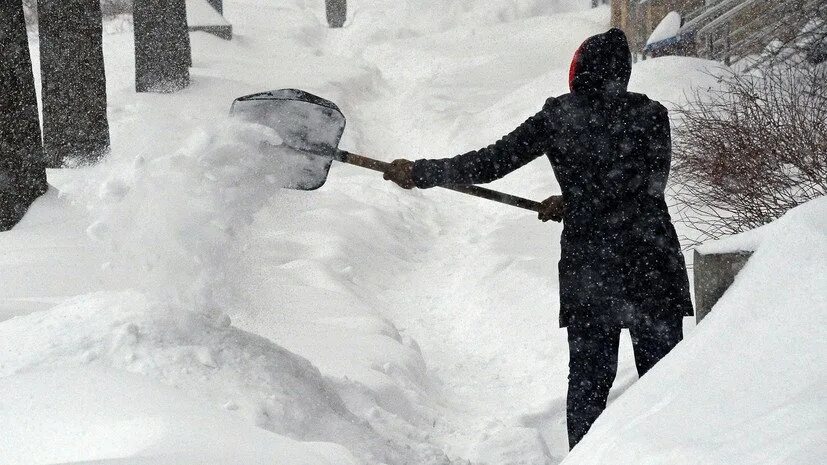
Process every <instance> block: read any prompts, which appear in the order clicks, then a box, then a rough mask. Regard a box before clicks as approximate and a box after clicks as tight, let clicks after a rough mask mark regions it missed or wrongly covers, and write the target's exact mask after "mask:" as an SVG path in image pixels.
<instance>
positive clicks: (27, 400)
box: [0, 366, 358, 465]
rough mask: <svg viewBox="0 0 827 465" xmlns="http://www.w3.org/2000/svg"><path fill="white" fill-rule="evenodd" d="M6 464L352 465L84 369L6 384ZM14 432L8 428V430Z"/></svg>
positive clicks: (325, 447)
mask: <svg viewBox="0 0 827 465" xmlns="http://www.w3.org/2000/svg"><path fill="white" fill-rule="evenodd" d="M0 420H2V421H3V424H4V425H7V427H6V428H4V431H3V437H2V439H0V457H2V458H3V463H4V464H5V465H30V464H33V463H84V464H92V463H100V464H106V463H108V464H116V463H117V464H121V465H125V464H130V465H150V464H151V465H183V464H186V465H196V464H198V465H236V464H239V463H268V464H270V463H272V464H279V465H351V464H356V463H358V462H357V461H356V459H355V458H354V457H353V456H352V455H351V454H350V453H349V452H348V451H347V449H345V448H343V447H342V446H338V445H334V444H329V443H299V442H296V441H293V440H291V439H288V438H286V437H284V436H279V435H277V434H273V433H270V432H268V431H265V430H263V429H261V428H257V427H255V426H252V425H250V424H248V423H247V422H246V421H243V420H240V419H238V418H236V416H234V415H233V414H232V412H226V411H221V410H218V409H215V408H210V407H206V406H204V405H203V404H201V403H199V402H198V401H196V400H193V399H192V398H191V397H189V396H187V395H185V394H184V393H182V392H181V391H179V390H177V389H175V388H172V387H166V386H159V385H158V384H157V383H155V382H154V381H152V380H150V379H148V378H146V377H144V376H140V375H135V374H131V373H127V372H124V371H120V370H111V369H106V368H103V367H93V366H83V367H71V368H55V369H50V370H49V371H35V372H31V373H26V374H22V375H19V376H16V377H13V378H4V379H3V398H2V400H0ZM10 425H11V426H10Z"/></svg>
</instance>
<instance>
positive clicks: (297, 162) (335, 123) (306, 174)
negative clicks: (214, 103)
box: [230, 89, 345, 190]
mask: <svg viewBox="0 0 827 465" xmlns="http://www.w3.org/2000/svg"><path fill="white" fill-rule="evenodd" d="M230 114H231V115H233V116H235V117H239V118H242V119H243V120H245V121H249V122H252V123H257V124H261V125H264V126H268V127H270V128H273V129H274V130H275V131H276V133H277V134H278V135H279V137H281V139H282V140H283V141H284V142H283V145H281V146H271V145H266V144H265V145H264V146H263V147H262V150H268V151H274V152H275V151H277V152H278V153H277V154H275V153H274V155H277V156H278V157H279V158H280V160H281V161H282V163H283V165H282V168H283V169H284V172H285V174H286V176H285V178H286V179H287V183H286V185H285V186H284V187H287V188H290V189H299V190H314V189H318V188H319V187H321V186H322V185H323V184H324V183H325V181H326V180H327V173H328V172H329V171H330V164H331V163H332V162H333V154H334V153H335V152H336V150H337V147H338V146H339V140H340V139H341V138H342V133H343V132H344V130H345V117H344V115H343V114H342V112H341V111H340V110H339V107H337V106H336V105H335V104H334V103H333V102H330V101H328V100H325V99H323V98H321V97H317V96H315V95H313V94H309V93H307V92H304V91H301V90H298V89H279V90H272V91H269V92H260V93H257V94H252V95H245V96H244V97H239V98H237V99H235V101H234V102H233V105H232V107H231V108H230ZM325 155H328V156H325Z"/></svg>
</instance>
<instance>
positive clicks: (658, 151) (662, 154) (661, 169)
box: [646, 105, 672, 196]
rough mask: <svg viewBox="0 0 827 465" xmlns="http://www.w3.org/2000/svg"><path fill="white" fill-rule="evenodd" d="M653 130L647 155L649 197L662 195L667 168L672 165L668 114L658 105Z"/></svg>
mask: <svg viewBox="0 0 827 465" xmlns="http://www.w3.org/2000/svg"><path fill="white" fill-rule="evenodd" d="M654 120H655V121H654V123H655V126H654V130H653V131H652V137H651V138H650V140H649V150H648V153H647V160H646V162H647V171H648V172H647V173H646V174H647V176H646V177H647V183H648V185H647V192H648V193H649V195H656V196H659V195H662V194H663V193H664V191H665V190H666V181H667V180H668V179H669V166H670V165H671V163H672V136H671V130H670V126H669V112H668V111H667V110H666V108H665V107H664V106H663V105H658V109H657V112H656V114H655V116H654Z"/></svg>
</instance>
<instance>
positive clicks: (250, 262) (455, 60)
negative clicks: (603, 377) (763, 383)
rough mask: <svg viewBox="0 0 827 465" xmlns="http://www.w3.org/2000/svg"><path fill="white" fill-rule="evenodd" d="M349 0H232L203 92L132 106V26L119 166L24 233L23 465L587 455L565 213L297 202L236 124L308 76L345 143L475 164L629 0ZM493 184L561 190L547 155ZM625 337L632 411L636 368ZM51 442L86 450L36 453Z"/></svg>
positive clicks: (10, 281) (645, 73)
mask: <svg viewBox="0 0 827 465" xmlns="http://www.w3.org/2000/svg"><path fill="white" fill-rule="evenodd" d="M348 3H349V7H350V10H351V13H350V15H349V20H348V23H347V24H346V27H345V28H343V29H342V30H329V29H326V28H325V26H324V25H325V20H324V15H323V13H324V10H323V2H321V1H320V0H319V1H317V0H313V1H309V0H291V1H288V2H279V3H277V4H274V3H272V2H263V1H260V0H248V1H233V2H230V1H227V2H225V13H226V16H227V18H228V19H229V20H230V22H231V23H232V24H233V26H234V32H235V33H236V37H234V39H233V41H231V42H225V41H222V40H220V39H218V38H215V37H213V36H210V35H207V34H205V33H195V34H193V35H192V37H193V59H194V67H193V69H192V73H193V84H192V86H191V87H190V88H188V89H186V90H185V91H183V92H180V93H177V94H173V95H136V94H135V93H134V91H133V90H132V66H133V64H132V55H131V46H132V44H131V34H130V27H129V23H128V22H124V21H119V22H115V23H112V24H110V25H108V29H109V30H110V31H111V33H110V34H108V35H107V36H106V39H105V53H106V59H107V73H108V91H109V101H110V125H111V127H112V140H113V152H112V155H111V156H110V157H109V158H108V159H107V160H106V161H105V162H104V163H103V164H101V165H99V166H97V167H94V168H85V169H80V170H56V171H51V172H50V173H49V176H50V181H51V183H52V184H53V185H54V186H55V187H56V189H54V190H52V191H51V192H50V193H49V194H48V195H47V196H45V197H43V198H42V199H40V200H38V202H37V203H36V204H35V206H33V208H32V210H31V212H30V213H29V214H28V215H27V217H26V218H25V219H24V221H23V222H22V223H21V224H20V225H19V226H18V227H16V228H15V229H14V230H12V231H10V232H7V233H3V234H2V235H0V250H2V255H0V256H2V266H0V282H2V283H3V288H2V289H0V320H8V321H4V322H2V323H0V334H2V337H0V377H2V378H3V383H4V386H10V387H9V395H8V396H4V397H3V398H2V399H0V421H2V423H3V424H4V425H11V426H10V427H9V428H10V433H9V434H7V435H4V436H3V438H0V458H3V459H4V460H0V461H4V462H10V463H32V462H33V461H34V462H38V461H40V462H46V461H48V460H100V459H107V458H110V459H123V461H117V462H116V463H149V462H150V461H152V460H155V459H156V458H157V459H158V460H166V461H167V462H168V463H180V461H183V460H186V461H188V463H189V462H192V463H201V462H203V463H212V461H211V459H212V458H213V457H216V460H218V459H224V458H225V456H224V455H222V454H223V453H224V452H223V451H226V450H227V449H232V450H239V451H240V452H239V454H241V455H240V456H239V458H241V457H245V458H246V457H249V458H248V459H247V460H245V462H246V463H254V462H263V461H264V460H270V461H272V460H281V461H283V462H284V463H302V462H301V461H302V460H304V461H305V462H306V463H348V462H349V461H356V462H357V463H382V462H384V463H388V464H397V463H417V464H420V463H425V464H427V463H434V464H437V463H446V462H447V461H448V460H453V461H454V462H458V463H463V462H464V461H465V460H470V461H471V462H472V463H479V464H485V463H492V464H493V463H496V464H545V463H558V462H560V461H561V460H562V458H563V456H564V455H565V454H566V452H567V450H568V448H567V444H566V439H565V438H566V434H565V421H564V417H565V415H564V409H565V383H566V373H567V367H566V364H567V357H568V354H567V348H566V337H565V336H566V334H565V330H561V329H559V328H557V314H556V309H557V304H556V302H557V296H556V293H557V290H556V281H557V275H556V264H555V262H556V258H557V256H558V254H559V247H558V245H557V243H558V240H559V239H558V237H559V232H560V226H559V225H556V224H543V223H540V222H538V221H537V220H536V218H535V217H534V216H533V215H531V214H527V213H525V212H522V211H519V210H516V209H508V208H507V207H502V206H497V205H493V204H488V203H486V202H484V201H481V200H478V199H473V198H465V197H463V196H460V195H458V194H455V193H450V192H438V191H425V192H420V191H414V192H406V191H402V190H400V189H398V188H396V187H395V186H393V185H391V184H389V183H385V182H383V181H382V180H381V178H380V177H379V176H377V175H376V174H375V173H370V172H364V171H361V170H359V169H356V168H352V167H347V166H342V165H339V164H334V167H333V169H332V170H331V174H330V177H329V180H328V182H327V184H326V185H325V186H324V187H322V188H321V189H319V190H318V191H313V192H300V191H291V190H284V189H279V188H278V186H279V184H280V183H281V182H282V181H283V176H284V175H285V174H284V173H285V172H284V170H283V169H282V168H283V167H281V166H279V164H278V162H277V160H275V159H272V158H267V157H265V156H262V155H261V154H260V153H258V152H257V150H256V147H257V141H259V140H260V139H268V140H270V141H271V142H272V143H273V144H276V143H277V142H278V141H277V140H276V138H275V136H274V135H272V134H271V133H269V132H268V131H266V130H265V129H263V128H261V127H256V126H251V125H245V124H242V123H238V122H233V121H231V120H228V119H227V116H226V115H227V112H228V110H229V105H230V103H231V102H232V100H233V99H234V98H235V97H237V96H240V95H245V94H249V93H253V92H258V91H263V90H269V89H273V88H287V87H298V88H302V89H305V90H308V91H311V92H313V93H316V94H319V95H321V96H323V97H325V98H328V99H330V100H332V101H334V102H335V103H337V104H338V105H339V106H340V107H341V108H342V110H343V112H344V114H345V115H346V116H347V117H348V126H347V129H346V131H345V135H344V139H343V141H342V143H341V146H342V147H343V148H346V149H348V150H352V151H354V152H364V153H365V154H367V155H372V156H376V157H378V158H382V159H386V160H390V159H393V158H395V157H397V156H407V157H411V158H416V157H436V156H447V155H451V154H454V153H459V152H461V151H464V150H467V149H471V148H476V147H477V146H480V145H485V144H488V143H490V142H492V141H493V140H495V139H496V138H498V137H499V136H501V135H502V134H504V133H505V132H507V131H509V130H510V129H512V128H513V127H514V126H516V125H517V124H519V123H520V122H521V121H522V120H523V119H524V118H526V117H527V116H529V115H531V114H533V113H534V112H535V111H536V110H537V109H539V107H540V106H541V105H542V102H543V101H544V100H545V98H546V97H547V96H549V95H556V94H559V93H562V92H565V91H566V88H565V86H566V84H565V80H566V74H567V70H568V62H569V59H570V57H571V54H572V53H573V52H574V50H575V49H576V47H577V46H578V45H579V43H580V42H581V41H582V40H583V39H584V38H585V37H587V36H588V35H590V34H593V33H597V32H601V31H602V30H605V28H606V27H607V24H608V9H607V8H606V7H601V8H598V9H594V10H590V9H587V8H586V6H587V5H588V4H589V2H585V1H574V0H570V1H564V0H561V1H556V2H555V1H551V2H549V1H544V0H520V1H513V0H496V1H493V2H492V1H484V0H474V1H462V2H460V1H451V2H445V1H442V0H439V1H438V0H417V1H408V2H397V1H391V0H380V1H373V2H361V1H352V2H348ZM33 45H36V44H33ZM32 50H33V51H35V52H36V50H37V47H36V46H33V48H32ZM34 61H35V63H37V57H36V56H35V57H34ZM714 66H715V64H714V63H711V62H706V61H703V60H697V59H686V58H673V57H667V58H662V59H656V60H647V61H645V62H641V63H638V64H636V66H635V68H634V72H633V77H632V82H631V84H630V86H631V88H632V90H636V91H642V92H646V93H648V94H649V95H650V96H651V97H653V98H656V99H660V100H663V101H665V103H667V105H668V106H669V105H671V103H670V102H676V101H680V100H681V99H682V98H683V92H684V91H685V90H688V89H689V88H690V86H691V85H698V86H702V87H703V86H712V85H715V84H716V83H715V79H714V77H713V76H710V75H708V74H706V71H707V70H709V69H710V68H711V67H714ZM280 177H281V178H280ZM492 187H494V188H497V189H502V190H505V191H508V192H514V193H518V194H521V195H526V196H528V197H531V198H535V199H538V200H539V199H543V198H545V197H547V196H548V195H550V194H552V193H555V192H558V190H557V187H556V184H555V183H554V180H553V176H552V174H551V169H550V167H548V166H547V164H546V163H545V162H543V161H537V162H534V163H532V164H531V165H529V166H528V167H526V168H524V169H522V170H521V171H520V172H518V173H515V174H513V175H510V176H508V177H507V178H506V179H503V180H501V181H498V182H496V183H494V184H493V186H492ZM746 286H749V285H748V284H747V285H746ZM818 290H819V289H818V288H816V289H815V292H818ZM822 292H823V289H822ZM15 316H17V317H16V318H14V317H15ZM705 322H706V320H705ZM686 323H687V324H686V329H687V332H692V331H691V330H692V327H691V322H690V321H688V320H687V322H686ZM699 333H700V332H699ZM713 333H714V336H709V337H717V338H723V339H727V338H728V337H730V336H727V335H725V334H721V333H723V331H720V332H713ZM627 339H628V336H627V337H626V338H624V339H623V341H622V344H621V362H620V370H619V374H618V379H617V381H616V383H615V387H614V391H613V394H612V398H616V397H617V396H618V395H620V394H621V393H622V392H623V391H624V390H626V388H628V387H629V386H630V385H631V384H632V383H633V382H634V381H635V380H636V378H637V376H636V374H635V372H634V366H633V363H632V360H631V349H630V347H629V345H630V344H629V343H628V340H627ZM727 340H728V339H727ZM695 344H700V345H703V343H702V342H698V343H695ZM682 363H683V362H682ZM661 377H662V376H660V375H654V374H653V376H648V377H647V381H646V382H647V383H649V384H657V383H658V382H659V381H658V379H660V378H661ZM737 381H738V380H737V379H733V380H732V382H733V383H736V382H737ZM641 384H643V383H641ZM822 384H823V383H822ZM133 392H134V393H139V394H140V395H138V396H134V395H132V394H131V393H133ZM46 393H50V394H49V395H46ZM18 399H19V401H18ZM23 399H25V401H23ZM718 408H720V407H718ZM613 411H614V407H611V408H610V412H613ZM23 412H26V413H25V415H26V418H27V421H26V422H20V421H18V419H19V418H20V416H21V415H23ZM610 412H607V417H610V418H613V417H611V416H610V415H616V414H613V413H610ZM618 421H620V420H618ZM635 424H637V423H636V422H635ZM641 424H646V422H645V421H642V422H641ZM49 425H56V426H55V427H54V428H52V427H50V426H49ZM67 425H69V426H67ZM71 425H76V426H71ZM77 425H80V426H77ZM83 425H90V426H89V427H88V428H87V427H85V426H83ZM94 425H114V426H113V427H112V428H107V427H106V426H100V428H99V429H97V428H96V427H93V426H94ZM118 425H120V426H118ZM70 426H71V427H70ZM667 426H668V427H673V426H672V424H668V425H667ZM67 428H68V429H67ZM73 428H74V429H73ZM674 428H676V427H674ZM187 429H188V430H190V431H192V433H190V432H182V430H187ZM110 430H113V431H114V432H113V431H110ZM228 431H232V432H233V433H228ZM251 431H258V433H256V432H252V433H251ZM669 431H672V430H669ZM196 432H197V433H196ZM81 433H83V434H81ZM116 433H117V434H116ZM601 434H603V433H601ZM664 434H665V435H668V434H669V433H668V431H667V432H664ZM247 437H249V438H250V440H249V443H244V444H242V442H244V441H246V440H245V438H247ZM666 437H668V436H666ZM50 439H54V440H55V441H56V442H55V443H56V444H57V443H59V441H64V443H70V445H71V446H72V447H67V448H66V449H65V450H58V449H57V448H54V449H52V448H46V449H44V450H39V452H38V453H39V454H42V455H37V456H31V455H29V454H30V453H33V452H31V451H32V448H37V447H39V446H40V445H42V444H47V443H49V440H50ZM72 439H75V442H72ZM296 441H298V442H296ZM307 441H325V443H324V444H322V443H317V442H307ZM103 442H106V447H105V448H103V447H102V446H101V444H102V443H103ZM330 443H337V444H338V446H337V445H331V444H330ZM175 444H181V445H180V446H175ZM659 444H668V442H662V443H659ZM728 444H730V446H732V445H733V443H728ZM581 449H582V448H581ZM60 454H63V455H60ZM159 454H160V455H163V456H164V457H159ZM244 454H247V455H244ZM274 454H275V456H274ZM653 456H657V455H656V454H654V455H653ZM33 458H34V460H32V459H33ZM226 459H227V461H228V463H230V462H232V460H233V457H226ZM325 460H326V461H327V462H325ZM199 461H200V462H199ZM153 463H155V462H153ZM161 463H163V462H161ZM582 463H589V462H588V461H586V462H582ZM661 463H666V462H661Z"/></svg>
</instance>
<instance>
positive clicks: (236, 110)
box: [230, 89, 540, 212]
mask: <svg viewBox="0 0 827 465" xmlns="http://www.w3.org/2000/svg"><path fill="white" fill-rule="evenodd" d="M230 114H231V115H233V116H236V117H240V118H242V119H244V120H247V121H250V122H254V123H258V124H263V125H265V126H269V127H271V128H273V129H275V130H276V133H277V134H278V135H279V137H281V139H282V140H283V146H282V147H279V150H278V151H276V150H273V153H278V155H279V156H281V157H285V163H284V166H285V168H286V169H287V170H289V174H290V175H289V176H287V178H288V179H290V180H291V184H290V185H287V186H285V187H288V188H291V189H299V190H314V189H318V188H319V187H321V186H322V185H323V184H324V183H325V181H326V180H327V174H328V172H329V171H330V165H331V163H332V162H333V160H336V161H339V162H342V163H347V164H350V165H354V166H359V167H362V168H367V169H370V170H374V171H379V172H382V173H384V172H385V170H386V169H387V168H388V167H389V166H390V163H388V162H384V161H380V160H375V159H373V158H368V157H365V156H362V155H357V154H355V153H351V152H348V151H345V150H340V149H339V148H338V146H339V140H340V139H341V137H342V133H343V132H344V130H345V117H344V115H343V114H342V112H341V111H340V110H339V107H337V106H336V105H335V104H334V103H333V102H330V101H328V100H325V99H323V98H321V97H317V96H315V95H313V94H310V93H308V92H304V91H302V90H298V89H280V90H273V91H269V92H261V93H257V94H252V95H246V96H244V97H239V98H237V99H235V101H234V102H233V105H232V107H231V109H230ZM285 148H286V149H287V150H285ZM264 149H265V150H266V149H267V147H264ZM442 187H443V188H444V189H450V190H452V191H456V192H461V193H463V194H468V195H473V196H475V197H480V198H483V199H488V200H493V201H495V202H499V203H503V204H506V205H511V206H514V207H518V208H523V209H525V210H531V211H533V212H539V211H540V203H539V202H535V201H533V200H529V199H524V198H522V197H517V196H514V195H510V194H505V193H502V192H497V191H495V190H491V189H486V188H484V187H479V186H473V185H452V186H442Z"/></svg>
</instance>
